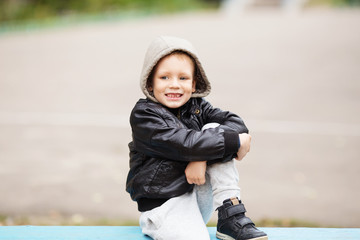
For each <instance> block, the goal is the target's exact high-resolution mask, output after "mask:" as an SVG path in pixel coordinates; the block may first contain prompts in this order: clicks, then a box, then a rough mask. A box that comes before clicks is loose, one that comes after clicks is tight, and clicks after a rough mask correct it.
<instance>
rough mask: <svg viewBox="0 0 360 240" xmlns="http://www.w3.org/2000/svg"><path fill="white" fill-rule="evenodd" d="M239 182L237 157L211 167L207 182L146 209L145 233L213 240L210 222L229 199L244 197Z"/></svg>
mask: <svg viewBox="0 0 360 240" xmlns="http://www.w3.org/2000/svg"><path fill="white" fill-rule="evenodd" d="M205 127H206V125H205ZM238 181H239V176H238V171H237V169H236V166H235V161H234V160H232V161H230V162H226V163H217V164H213V165H211V166H208V167H207V169H206V183H205V184H204V185H201V186H197V185H196V186H195V187H194V190H193V191H192V192H190V193H186V194H184V195H181V196H179V197H175V198H171V199H170V200H168V201H166V202H165V203H164V204H163V205H161V206H160V207H157V208H154V209H152V210H150V211H146V212H143V213H142V214H141V216H140V227H141V229H142V232H143V233H144V234H146V235H148V236H150V237H151V238H153V239H155V240H169V239H171V240H189V239H197V240H205V239H206V240H209V239H210V236H209V233H208V231H207V228H206V223H207V222H208V221H209V220H210V218H211V215H212V213H213V212H214V210H215V209H216V208H217V207H219V206H221V205H222V202H223V201H224V200H225V199H228V198H231V197H238V198H239V199H240V188H239V186H238Z"/></svg>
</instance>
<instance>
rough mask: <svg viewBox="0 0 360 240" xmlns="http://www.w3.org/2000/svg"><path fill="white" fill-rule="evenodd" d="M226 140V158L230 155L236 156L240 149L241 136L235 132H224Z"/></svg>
mask: <svg viewBox="0 0 360 240" xmlns="http://www.w3.org/2000/svg"><path fill="white" fill-rule="evenodd" d="M224 139H225V153H224V156H227V155H229V154H231V155H232V154H234V153H235V154H236V153H237V151H238V150H239V148H240V139H239V134H238V133H237V132H235V131H226V130H225V131H224Z"/></svg>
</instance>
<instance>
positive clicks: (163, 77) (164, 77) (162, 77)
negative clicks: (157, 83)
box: [160, 76, 169, 80]
mask: <svg viewBox="0 0 360 240" xmlns="http://www.w3.org/2000/svg"><path fill="white" fill-rule="evenodd" d="M160 79H164V80H166V79H169V77H168V76H161V77H160Z"/></svg>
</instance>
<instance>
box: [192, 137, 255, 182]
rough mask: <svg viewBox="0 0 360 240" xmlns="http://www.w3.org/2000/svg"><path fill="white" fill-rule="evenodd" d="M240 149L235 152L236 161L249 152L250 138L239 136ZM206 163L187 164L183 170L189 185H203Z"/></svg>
mask: <svg viewBox="0 0 360 240" xmlns="http://www.w3.org/2000/svg"><path fill="white" fill-rule="evenodd" d="M239 140H240V148H239V150H238V152H237V157H236V158H235V159H236V160H238V161H241V160H242V159H243V158H244V157H245V156H246V154H247V153H248V152H249V151H250V142H251V136H250V135H249V134H247V133H242V134H239ZM205 172H206V161H196V162H189V164H188V165H187V167H186V169H185V175H186V179H187V181H188V183H189V184H196V185H203V184H204V183H205Z"/></svg>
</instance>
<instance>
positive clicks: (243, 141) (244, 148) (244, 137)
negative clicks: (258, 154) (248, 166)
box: [235, 133, 251, 161]
mask: <svg viewBox="0 0 360 240" xmlns="http://www.w3.org/2000/svg"><path fill="white" fill-rule="evenodd" d="M239 139H240V148H239V150H238V152H237V157H236V158H235V159H236V160H239V161H240V160H242V159H243V158H244V157H245V155H246V154H247V153H248V152H250V142H251V136H250V135H249V134H247V133H242V134H239Z"/></svg>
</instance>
